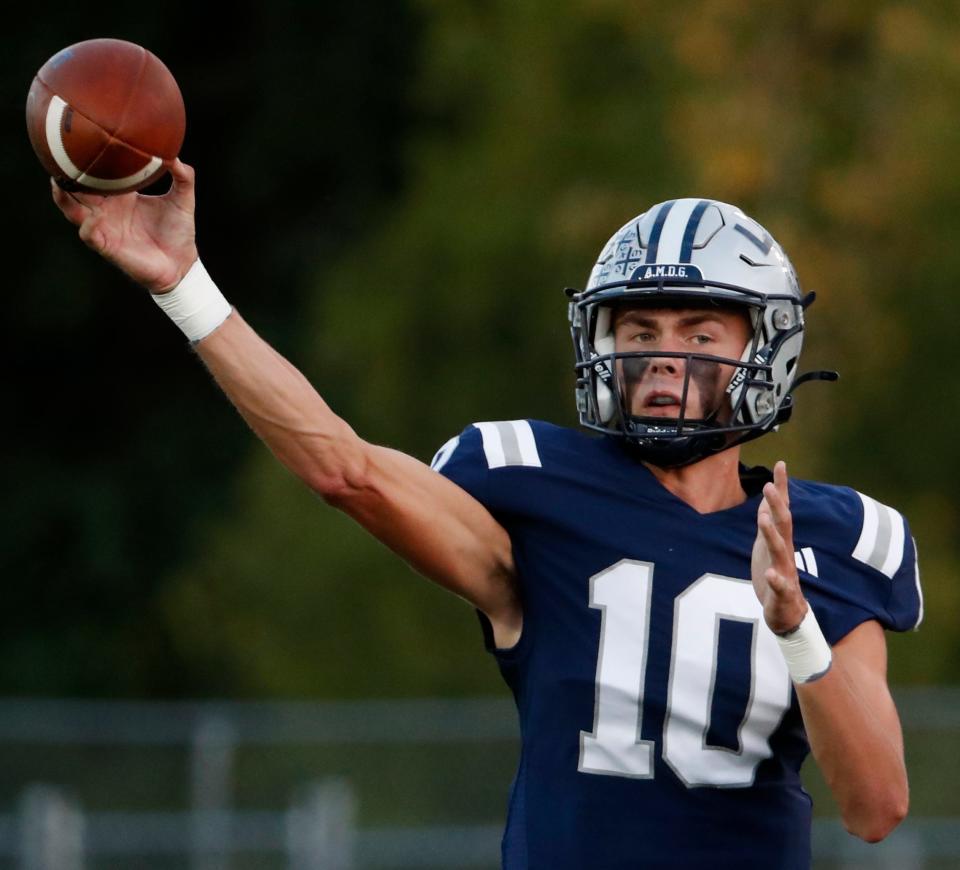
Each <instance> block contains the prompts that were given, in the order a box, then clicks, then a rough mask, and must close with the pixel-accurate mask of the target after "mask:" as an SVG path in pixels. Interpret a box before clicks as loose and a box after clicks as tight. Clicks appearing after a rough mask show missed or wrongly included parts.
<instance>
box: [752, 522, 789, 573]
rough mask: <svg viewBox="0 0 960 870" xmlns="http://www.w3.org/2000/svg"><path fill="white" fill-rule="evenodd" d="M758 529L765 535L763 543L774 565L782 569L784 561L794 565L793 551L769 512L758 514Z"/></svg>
mask: <svg viewBox="0 0 960 870" xmlns="http://www.w3.org/2000/svg"><path fill="white" fill-rule="evenodd" d="M757 528H758V529H759V530H760V534H761V535H763V541H764V543H765V544H766V545H767V551H768V552H769V553H770V559H771V561H772V562H773V564H774V565H776V566H778V568H780V569H782V567H783V563H784V560H787V561H789V563H790V564H793V551H792V550H791V549H790V546H789V545H788V544H787V542H786V541H785V540H784V537H783V535H782V534H781V533H780V530H779V529H778V528H777V525H776V523H775V522H774V519H773V517H772V516H771V515H770V513H769V511H767V512H764V511H761V512H759V513H758V514H757Z"/></svg>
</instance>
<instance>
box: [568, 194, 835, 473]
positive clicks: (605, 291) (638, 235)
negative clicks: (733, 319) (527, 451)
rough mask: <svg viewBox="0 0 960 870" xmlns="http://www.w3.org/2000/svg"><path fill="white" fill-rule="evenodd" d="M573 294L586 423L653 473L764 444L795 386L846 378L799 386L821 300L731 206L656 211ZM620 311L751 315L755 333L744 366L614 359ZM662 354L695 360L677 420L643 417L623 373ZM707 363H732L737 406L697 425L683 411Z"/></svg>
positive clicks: (672, 205) (630, 227) (697, 204)
mask: <svg viewBox="0 0 960 870" xmlns="http://www.w3.org/2000/svg"><path fill="white" fill-rule="evenodd" d="M567 292H568V295H569V296H570V297H571V302H570V306H569V316H570V327H571V332H572V335H573V342H574V347H575V349H576V356H577V361H576V371H577V388H576V397H577V410H578V412H579V414H580V422H581V423H582V424H583V425H584V426H587V427H588V428H590V429H594V430H597V431H600V432H604V433H608V434H612V435H617V436H620V437H623V438H625V439H626V440H627V441H628V442H629V443H631V444H632V445H634V446H635V447H636V448H637V449H638V450H639V452H640V455H641V457H642V458H644V459H647V460H648V461H650V462H652V463H653V464H655V465H660V466H664V467H671V466H679V465H686V464H689V463H691V462H696V461H697V460H699V459H702V458H703V457H705V456H709V455H711V454H713V453H718V452H720V451H721V450H726V449H727V448H728V447H732V446H733V445H735V444H740V443H742V442H744V441H748V440H750V439H752V438H757V437H759V436H760V435H762V434H764V433H765V432H768V431H770V430H771V429H775V428H776V427H777V425H778V424H779V423H781V422H783V421H785V420H786V419H787V418H788V417H789V416H790V412H791V410H792V406H793V400H792V396H791V390H792V389H794V388H795V387H796V386H797V385H798V384H799V383H800V382H801V381H802V380H807V379H809V378H823V379H828V380H833V379H835V378H836V375H835V374H834V373H832V372H816V373H812V374H810V375H806V376H804V377H803V378H797V363H798V360H799V357H800V349H801V346H802V344H803V328H804V320H803V314H804V309H805V308H806V307H807V306H808V305H809V304H810V302H812V301H813V294H812V293H811V294H809V295H808V296H806V297H802V296H801V293H800V285H799V283H798V281H797V276H796V273H795V272H794V269H793V266H792V265H791V264H790V261H789V259H788V258H787V255H786V254H785V253H784V252H783V249H782V248H781V247H780V245H778V244H777V243H776V242H775V241H774V240H773V238H772V237H771V236H770V234H769V233H768V232H767V231H766V230H765V229H764V228H763V227H762V226H760V224H758V223H756V221H754V220H752V219H751V218H749V217H747V216H746V215H745V214H744V213H743V212H742V211H740V210H739V209H738V208H736V207H735V206H732V205H728V204H727V203H723V202H717V201H715V200H710V199H676V200H670V201H669V202H663V203H660V204H658V205H655V206H653V208H651V209H649V210H648V211H646V212H644V213H643V214H641V215H639V216H638V217H636V218H634V219H633V220H631V221H630V222H629V223H627V224H625V225H624V226H623V227H621V228H620V229H619V230H617V232H616V233H614V235H613V237H612V238H611V239H610V240H609V241H608V242H607V244H606V245H605V246H604V248H603V251H602V252H601V253H600V257H599V259H598V260H597V263H596V265H595V266H594V267H593V271H592V272H591V273H590V279H589V281H588V282H587V287H586V289H585V290H583V291H579V292H578V291H573V290H568V291H567ZM622 306H629V307H634V306H647V307H677V306H682V307H684V308H701V307H713V306H718V307H727V308H729V307H731V306H732V307H737V308H742V309H743V310H744V311H745V312H746V313H747V314H748V316H749V319H750V323H751V325H752V337H751V340H750V341H748V342H747V346H746V348H745V349H744V352H743V355H742V357H741V358H740V359H739V360H723V359H720V358H718V357H715V356H710V355H707V354H697V353H680V354H665V353H663V352H643V353H635V352H634V353H616V352H615V347H614V333H613V320H614V317H613V312H614V310H615V309H616V308H618V307H622ZM663 356H678V357H683V358H684V359H685V363H684V369H685V376H684V386H683V396H684V399H683V401H682V402H681V403H680V407H679V409H678V410H679V414H678V417H677V418H676V419H673V418H672V417H670V418H663V417H640V416H636V415H634V414H632V413H631V412H630V411H629V410H628V408H627V403H626V402H625V401H624V397H625V392H626V391H625V385H624V383H623V380H624V374H623V373H624V371H625V370H626V369H627V367H628V365H632V366H633V368H634V369H636V368H637V367H642V366H645V365H646V364H647V363H646V361H647V360H649V359H650V358H651V357H663ZM628 360H633V361H634V362H631V363H628V362H627V361H628ZM707 364H711V365H719V364H726V365H728V366H730V367H732V370H733V375H732V377H731V378H730V380H729V383H728V384H727V385H726V387H725V395H726V398H725V399H724V400H723V401H724V402H725V403H726V404H727V406H728V407H724V408H723V409H722V413H721V409H715V410H714V411H713V412H712V413H709V414H708V415H707V417H706V418H701V419H693V418H691V417H689V416H688V415H687V414H686V407H685V403H686V395H687V387H688V385H689V381H690V373H691V371H692V370H693V369H694V367H695V366H697V365H699V366H701V367H702V366H704V365H707Z"/></svg>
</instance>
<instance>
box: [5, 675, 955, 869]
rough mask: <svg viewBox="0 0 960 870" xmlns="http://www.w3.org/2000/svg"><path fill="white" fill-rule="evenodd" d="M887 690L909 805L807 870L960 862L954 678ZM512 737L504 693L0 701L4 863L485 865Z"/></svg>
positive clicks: (496, 831)
mask: <svg viewBox="0 0 960 870" xmlns="http://www.w3.org/2000/svg"><path fill="white" fill-rule="evenodd" d="M897 700H898V705H899V707H900V710H901V715H902V718H903V720H904V725H905V729H906V734H907V747H908V762H909V765H910V769H911V781H912V792H913V811H912V813H911V817H910V818H909V819H908V821H907V822H905V823H904V824H903V825H902V826H901V827H900V828H899V829H898V830H897V831H896V832H895V833H894V834H893V835H892V836H891V837H890V838H888V840H887V841H885V842H884V843H882V844H880V845H879V846H873V847H871V846H866V845H864V844H862V843H859V842H858V841H856V840H855V839H853V838H851V837H849V836H848V835H847V834H845V833H844V831H843V830H842V828H841V827H840V825H839V823H838V822H837V821H836V820H835V819H832V818H829V817H818V818H817V820H816V822H815V831H814V851H815V855H816V861H815V866H816V867H817V868H822V870H840V868H843V870H853V868H860V867H863V868H866V867H868V866H869V867H870V868H871V870H883V868H896V870H914V868H916V870H920V868H922V870H934V868H937V870H939V868H947V867H951V868H956V867H960V791H958V786H957V783H958V782H960V752H958V738H960V689H912V690H901V691H899V692H897ZM516 742H517V741H516V724H515V714H514V711H513V708H512V705H511V704H510V702H509V701H508V700H500V699H469V700H443V701H441V700H418V701H365V702H335V703H241V702H236V703H125V702H84V701H26V700H7V701H2V702H0V868H7V867H9V868H18V870H97V868H110V870H123V868H134V867H135V868H138V870H154V868H155V870H168V868H181V867H183V868H189V870H244V868H264V870H267V868H290V870H307V868H311V870H312V868H324V870H365V868H431V867H432V868H446V870H456V868H495V867H497V866H498V855H499V839H500V832H501V825H502V820H503V815H504V808H505V804H506V795H507V789H508V786H509V781H510V778H511V776H512V773H513V768H514V765H515V762H516V753H517V747H516ZM808 767H810V768H811V769H812V767H813V766H812V765H809V766H808ZM808 779H809V780H810V781H809V787H810V789H811V791H813V793H814V795H815V798H817V799H818V805H819V806H824V807H826V808H827V810H828V811H829V808H830V802H829V799H828V798H825V796H824V787H823V784H822V782H820V781H819V779H818V777H817V776H816V775H815V774H812V775H811V776H810V777H808Z"/></svg>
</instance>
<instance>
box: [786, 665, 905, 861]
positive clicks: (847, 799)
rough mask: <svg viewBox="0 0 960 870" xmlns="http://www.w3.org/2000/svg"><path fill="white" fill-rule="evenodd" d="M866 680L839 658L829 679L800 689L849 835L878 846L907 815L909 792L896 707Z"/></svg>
mask: <svg viewBox="0 0 960 870" xmlns="http://www.w3.org/2000/svg"><path fill="white" fill-rule="evenodd" d="M835 652H836V651H835ZM861 677H864V675H862V674H860V673H859V672H857V673H855V672H853V671H851V670H850V669H849V668H848V666H847V664H846V662H845V661H844V656H843V655H836V654H835V655H834V660H833V666H832V667H831V669H830V671H829V672H828V673H827V674H826V675H825V676H823V677H822V678H820V679H819V680H816V681H815V682H812V683H804V684H800V685H797V686H796V689H797V697H798V699H799V701H800V709H801V711H802V713H803V721H804V725H805V727H806V730H807V736H808V739H809V741H810V747H811V749H812V751H813V755H814V757H815V758H816V760H817V764H818V765H819V767H820V769H821V771H822V772H823V776H824V779H825V780H826V781H827V784H828V785H829V787H830V790H831V792H832V793H833V796H834V798H835V799H836V801H837V804H838V805H839V807H840V812H841V815H842V817H843V821H844V824H845V825H846V827H847V830H849V831H850V833H852V834H855V835H856V836H858V837H860V838H862V839H864V840H867V841H869V842H876V841H878V840H882V839H883V838H884V837H885V836H886V835H887V834H888V833H890V831H892V830H893V828H894V827H896V825H897V824H898V823H899V822H900V821H901V820H902V819H903V818H904V816H905V815H906V813H907V807H908V803H909V790H908V785H907V771H906V766H905V764H904V757H903V739H902V735H901V730H900V722H899V718H898V716H897V712H896V708H895V707H894V704H893V701H892V699H891V698H890V695H889V692H887V690H886V686H885V685H883V686H878V685H876V684H873V685H869V686H861V685H860V684H859V681H860V679H861ZM864 678H866V679H869V677H864Z"/></svg>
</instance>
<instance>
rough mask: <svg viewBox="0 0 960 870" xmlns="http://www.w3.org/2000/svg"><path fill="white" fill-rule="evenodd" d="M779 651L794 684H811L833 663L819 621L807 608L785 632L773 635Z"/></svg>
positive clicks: (810, 608) (809, 608) (828, 645)
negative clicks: (791, 627) (796, 624)
mask: <svg viewBox="0 0 960 870" xmlns="http://www.w3.org/2000/svg"><path fill="white" fill-rule="evenodd" d="M776 638H777V643H779V644H780V651H781V652H782V653H783V657H784V658H785V659H786V660H787V670H788V671H790V678H791V679H792V680H793V681H794V682H795V683H812V682H813V681H814V680H818V679H820V677H822V676H823V675H824V674H825V673H826V672H827V671H829V670H830V665H831V664H832V662H833V653H832V652H831V651H830V644H828V643H827V640H826V638H825V637H824V636H823V632H822V631H821V630H820V623H819V622H817V617H816V616H814V614H813V608H812V607H807V614H806V616H804V617H803V619H802V620H801V621H800V625H798V626H797V627H796V628H795V629H794V630H793V631H791V632H790V633H789V634H788V635H779V634H778V635H776Z"/></svg>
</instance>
